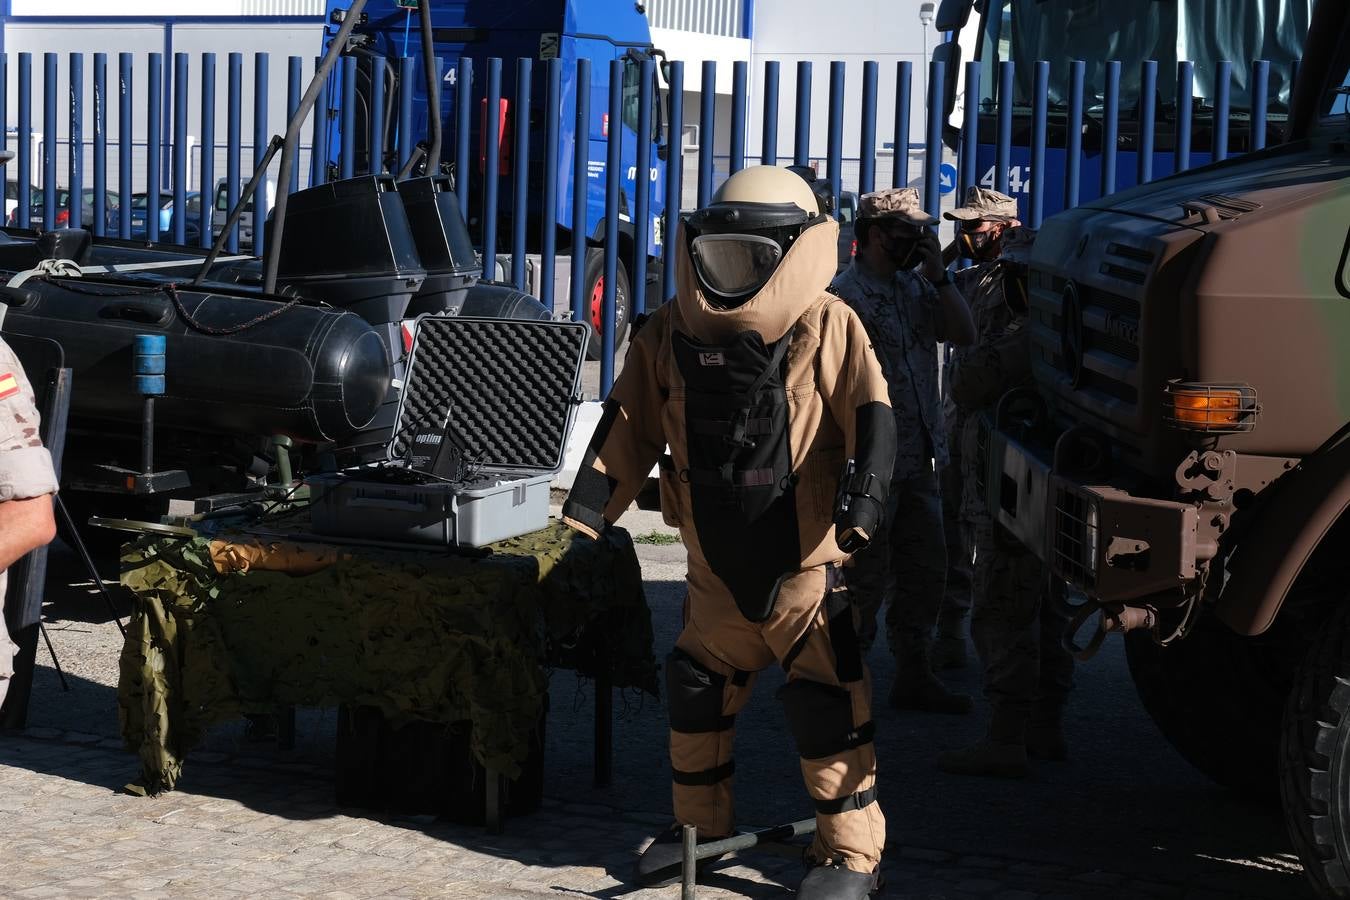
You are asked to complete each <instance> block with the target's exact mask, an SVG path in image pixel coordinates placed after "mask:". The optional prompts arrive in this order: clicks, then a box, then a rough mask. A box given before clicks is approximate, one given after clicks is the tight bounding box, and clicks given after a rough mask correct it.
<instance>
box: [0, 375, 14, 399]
mask: <svg viewBox="0 0 1350 900" xmlns="http://www.w3.org/2000/svg"><path fill="white" fill-rule="evenodd" d="M18 392H19V379H17V378H15V377H14V373H13V372H6V373H5V374H3V375H0V400H4V399H5V398H6V397H12V396H14V395H15V394H17V393H18Z"/></svg>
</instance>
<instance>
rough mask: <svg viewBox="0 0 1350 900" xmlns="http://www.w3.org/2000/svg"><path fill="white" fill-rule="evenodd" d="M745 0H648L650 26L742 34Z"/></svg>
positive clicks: (740, 36) (726, 35)
mask: <svg viewBox="0 0 1350 900" xmlns="http://www.w3.org/2000/svg"><path fill="white" fill-rule="evenodd" d="M745 4H746V0H647V20H648V21H649V22H650V23H651V26H652V27H653V28H669V29H671V30H673V31H693V32H697V33H699V34H715V35H719V36H721V37H734V38H743V37H748V35H746V34H745Z"/></svg>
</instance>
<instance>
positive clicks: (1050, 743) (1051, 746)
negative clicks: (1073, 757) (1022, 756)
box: [1027, 709, 1069, 762]
mask: <svg viewBox="0 0 1350 900" xmlns="http://www.w3.org/2000/svg"><path fill="white" fill-rule="evenodd" d="M1027 756H1029V757H1031V758H1032V759H1043V760H1046V761H1048V762H1063V761H1064V760H1066V759H1068V758H1069V745H1068V744H1067V743H1065V741H1064V728H1063V726H1062V725H1061V724H1060V713H1059V710H1058V709H1055V710H1053V711H1039V710H1033V712H1032V714H1031V724H1030V725H1028V726H1027Z"/></svg>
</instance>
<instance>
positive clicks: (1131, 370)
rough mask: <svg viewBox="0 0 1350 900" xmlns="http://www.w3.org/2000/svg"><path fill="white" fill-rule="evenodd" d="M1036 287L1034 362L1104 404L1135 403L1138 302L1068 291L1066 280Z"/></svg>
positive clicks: (1047, 280) (1081, 288)
mask: <svg viewBox="0 0 1350 900" xmlns="http://www.w3.org/2000/svg"><path fill="white" fill-rule="evenodd" d="M1035 285H1036V286H1035V288H1033V290H1034V292H1035V294H1036V295H1037V300H1038V302H1037V303H1036V304H1035V305H1036V307H1037V310H1036V313H1035V315H1034V321H1035V323H1036V324H1035V327H1034V328H1033V335H1032V342H1033V358H1039V359H1040V360H1041V361H1043V362H1045V363H1048V364H1050V365H1051V366H1053V367H1054V368H1056V369H1058V370H1060V371H1061V372H1064V373H1065V374H1067V375H1068V376H1069V377H1070V378H1071V379H1073V384H1074V387H1075V388H1076V389H1078V390H1081V391H1085V392H1088V393H1096V394H1097V395H1099V399H1100V400H1102V401H1103V402H1106V403H1110V404H1111V405H1116V406H1118V405H1119V404H1122V403H1124V404H1129V405H1130V406H1134V405H1135V404H1137V403H1138V401H1139V372H1138V368H1139V335H1140V327H1141V326H1140V312H1141V310H1140V305H1139V301H1138V300H1135V299H1133V298H1130V297H1126V296H1123V295H1121V294H1116V293H1113V292H1111V291H1108V290H1104V289H1102V288H1099V287H1095V286H1090V285H1084V284H1079V283H1076V282H1075V283H1073V284H1072V288H1070V282H1069V280H1068V279H1065V278H1060V277H1050V276H1048V275H1045V274H1042V275H1041V277H1040V278H1039V279H1037V281H1036V282H1035ZM1071 293H1072V294H1073V298H1072V299H1070V296H1069V295H1070V294H1071ZM1066 313H1067V316H1066ZM1069 317H1073V318H1072V319H1070V318H1069ZM1075 324H1076V325H1077V327H1076V328H1075V327H1073V326H1074V325H1075Z"/></svg>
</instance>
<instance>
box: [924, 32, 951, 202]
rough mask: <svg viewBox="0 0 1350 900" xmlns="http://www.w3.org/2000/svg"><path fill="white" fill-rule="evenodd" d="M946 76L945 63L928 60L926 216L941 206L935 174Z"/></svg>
mask: <svg viewBox="0 0 1350 900" xmlns="http://www.w3.org/2000/svg"><path fill="white" fill-rule="evenodd" d="M946 79H947V64H946V63H944V62H943V61H942V60H939V59H935V60H932V61H931V62H929V63H928V130H927V134H926V138H927V140H926V141H925V143H924V152H923V208H924V210H925V211H926V212H927V213H928V214H929V215H930V216H937V215H940V213H941V209H942V197H941V195H940V194H939V193H938V187H939V182H938V176H939V174H940V172H939V170H940V168H941V166H942V114H943V109H944V105H943V104H944V100H945V98H944V94H945V93H946V90H945V87H944V85H945V82H946Z"/></svg>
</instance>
